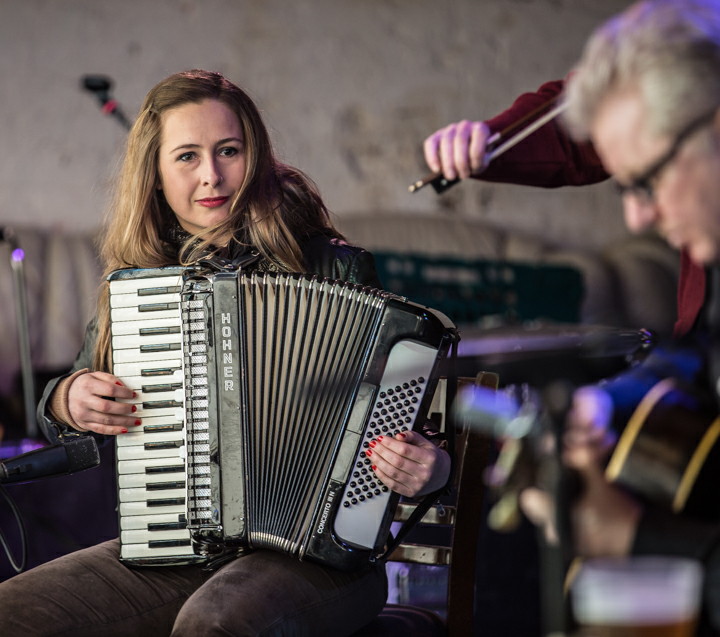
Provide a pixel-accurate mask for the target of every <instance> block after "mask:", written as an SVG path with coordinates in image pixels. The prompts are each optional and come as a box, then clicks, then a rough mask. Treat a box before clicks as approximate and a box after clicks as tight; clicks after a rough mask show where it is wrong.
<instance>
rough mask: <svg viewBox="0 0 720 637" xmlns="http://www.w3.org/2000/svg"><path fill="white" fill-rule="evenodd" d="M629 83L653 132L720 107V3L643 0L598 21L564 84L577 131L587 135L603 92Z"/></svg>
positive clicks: (671, 129)
mask: <svg viewBox="0 0 720 637" xmlns="http://www.w3.org/2000/svg"><path fill="white" fill-rule="evenodd" d="M630 89H635V90H638V91H639V93H640V96H641V98H642V100H643V102H644V104H645V105H646V107H647V114H648V130H649V131H650V132H652V133H654V134H656V135H667V136H672V135H676V134H678V132H679V131H680V130H681V129H682V128H684V127H685V126H686V125H687V124H688V123H689V122H690V121H691V120H693V119H694V118H696V117H698V116H700V115H702V114H703V113H705V112H708V111H710V110H711V109H712V108H714V107H717V106H720V2H718V0H646V1H645V2H639V3H636V4H634V5H632V6H631V7H630V8H629V9H627V10H626V11H624V12H623V13H621V14H619V15H617V16H616V17H614V18H611V19H610V20H608V21H607V22H606V23H605V24H603V25H602V26H601V27H600V28H598V29H597V30H596V31H595V33H593V35H592V36H591V38H590V39H589V40H588V43H587V44H586V46H585V50H584V52H583V55H582V58H581V60H580V62H579V64H578V66H577V67H576V69H575V70H574V71H573V74H572V75H571V76H570V78H569V80H568V83H567V87H566V96H565V99H566V100H567V101H568V110H567V111H566V113H565V116H564V118H563V119H564V122H565V123H566V125H567V126H568V128H569V130H570V132H571V133H572V135H573V136H574V137H575V138H576V139H583V140H584V139H587V138H588V134H589V129H590V127H591V125H592V123H593V120H594V118H595V116H596V115H597V110H598V108H599V107H600V106H601V104H602V102H603V99H604V98H605V97H606V96H607V95H609V94H610V93H614V92H620V91H624V90H630Z"/></svg>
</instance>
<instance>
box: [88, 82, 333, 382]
mask: <svg viewBox="0 0 720 637" xmlns="http://www.w3.org/2000/svg"><path fill="white" fill-rule="evenodd" d="M208 99H210V100H218V101H220V102H222V103H224V104H225V105H226V106H228V108H230V110H232V111H233V112H234V113H235V115H236V116H237V118H238V121H239V122H240V126H241V128H242V132H243V138H244V142H245V151H244V152H245V161H246V174H245V181H244V183H243V185H242V187H241V189H240V191H239V192H238V194H237V197H236V199H235V201H234V202H233V203H232V206H231V209H230V214H229V215H228V217H227V218H226V219H225V220H223V221H222V222H221V223H219V224H218V225H217V226H214V227H212V228H207V229H206V230H204V231H202V232H201V233H199V234H198V235H197V236H196V237H192V238H191V239H189V240H188V241H186V242H185V244H184V245H183V246H182V247H181V249H180V250H178V249H177V247H176V246H175V245H174V244H173V243H172V241H168V239H167V237H168V229H169V228H172V227H174V226H175V225H176V220H175V215H174V213H173V211H172V210H171V209H170V207H169V206H168V204H167V202H166V201H165V198H164V196H163V194H162V191H161V190H159V189H158V188H157V186H158V183H159V173H158V150H159V147H160V137H161V132H162V121H161V118H162V114H163V113H164V112H166V111H168V110H170V109H173V108H177V107H179V106H182V105H184V104H189V103H199V102H202V101H203V100H208ZM109 213H110V214H109V219H108V224H107V231H106V233H105V235H104V237H103V239H102V241H101V245H100V254H101V257H102V259H103V262H104V265H105V273H106V275H107V274H109V273H110V272H112V271H114V270H117V269H120V268H128V267H134V268H153V267H159V266H165V265H174V264H177V263H183V264H187V263H192V262H193V261H194V260H196V259H197V258H198V257H199V256H200V255H201V254H202V253H206V252H207V250H208V249H209V248H213V247H214V246H226V245H227V244H229V243H236V244H241V245H245V246H252V248H253V249H255V250H257V251H258V252H259V253H260V254H261V255H262V257H264V258H265V259H267V260H268V261H269V262H270V263H272V264H274V266H275V267H277V268H278V269H280V270H284V271H296V272H301V271H303V268H304V263H303V256H302V251H301V247H300V241H301V240H302V239H303V238H304V237H308V236H311V235H314V234H319V233H320V234H326V235H328V236H332V237H338V238H342V237H341V235H340V233H339V232H338V231H337V230H336V229H335V228H334V227H333V225H332V223H331V221H330V217H329V213H328V210H327V208H326V207H325V205H324V203H323V201H322V199H321V197H320V194H319V193H318V190H317V188H316V186H315V184H314V183H313V182H312V180H310V179H309V178H308V177H307V176H306V175H304V174H303V173H302V172H301V171H299V170H297V169H295V168H292V167H291V166H287V165H285V164H282V163H280V162H279V161H277V159H276V158H275V156H274V154H273V150H272V146H271V143H270V137H269V135H268V132H267V129H266V127H265V125H264V123H263V121H262V118H261V116H260V113H259V111H258V109H257V107H256V106H255V104H254V102H253V101H252V99H251V98H250V97H249V96H248V95H247V94H246V93H245V92H244V91H243V90H241V89H240V88H239V87H238V86H236V85H235V84H233V83H232V82H230V81H229V80H227V79H226V78H225V77H224V76H222V75H221V74H220V73H215V72H212V71H204V70H199V69H195V70H191V71H186V72H182V73H176V74H174V75H171V76H170V77H168V78H166V79H164V80H162V81H161V82H160V83H158V84H157V85H156V86H155V87H153V88H152V89H151V90H150V92H149V93H148V94H147V96H146V97H145V100H144V102H143V104H142V107H141V108H140V113H139V115H138V117H137V119H136V120H135V123H134V124H133V126H132V128H131V130H130V133H129V136H128V140H127V149H126V153H125V157H124V160H123V163H122V167H121V170H120V174H119V177H118V180H117V182H116V187H115V192H114V196H113V199H112V204H111V207H110V211H109ZM107 305H108V302H107V284H104V285H103V286H102V287H101V290H100V294H99V298H98V311H97V322H98V326H97V328H98V331H97V342H96V346H95V354H94V367H95V369H103V370H106V371H109V370H110V369H111V360H110V335H109V310H108V307H107Z"/></svg>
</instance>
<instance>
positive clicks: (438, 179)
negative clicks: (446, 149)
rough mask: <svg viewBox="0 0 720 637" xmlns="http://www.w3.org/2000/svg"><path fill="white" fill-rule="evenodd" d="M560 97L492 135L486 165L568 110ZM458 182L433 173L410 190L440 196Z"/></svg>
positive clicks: (458, 179) (409, 188) (457, 179)
mask: <svg viewBox="0 0 720 637" xmlns="http://www.w3.org/2000/svg"><path fill="white" fill-rule="evenodd" d="M558 99H559V98H558V97H554V98H553V99H551V100H549V101H547V102H544V103H543V104H541V105H540V106H538V107H537V108H535V109H534V110H532V111H530V112H529V113H527V114H526V115H524V116H523V117H521V118H520V119H519V120H517V121H516V122H513V123H512V124H510V125H509V126H506V127H505V128H504V129H503V130H501V131H499V132H497V133H495V134H494V135H491V136H490V138H489V139H488V143H487V146H488V147H490V150H488V151H487V153H486V154H485V162H484V165H485V166H487V165H488V164H489V163H490V162H491V161H493V160H494V159H497V158H498V157H499V156H500V155H502V154H503V153H505V152H506V151H508V150H510V149H511V148H512V147H513V146H515V145H516V144H519V143H520V142H521V141H522V140H523V139H525V138H526V137H528V136H530V135H532V134H533V133H534V132H535V131H536V130H537V129H538V128H540V127H541V126H544V125H545V124H547V123H548V122H550V121H552V120H553V119H555V118H556V117H557V116H558V115H560V113H562V112H563V111H564V110H565V109H567V106H568V104H567V102H561V103H560V104H556V102H557V101H558ZM553 104H556V105H555V107H554V108H552V109H550V110H549V111H548V112H547V113H545V114H544V115H542V116H541V117H538V119H536V120H535V121H534V122H532V123H531V124H530V125H529V126H527V127H526V128H523V129H522V130H521V131H519V132H518V133H517V134H515V135H514V136H512V137H509V138H508V139H506V140H505V141H502V140H503V138H504V137H505V136H506V135H508V134H509V133H510V132H512V131H514V130H516V129H517V128H518V127H519V126H522V125H523V124H525V123H526V122H527V121H528V120H531V119H532V118H533V117H535V115H537V114H538V113H540V112H542V111H544V110H546V109H547V108H548V107H549V106H552V105H553ZM458 181H460V178H459V177H458V178H456V179H452V180H449V179H446V178H445V177H444V176H443V175H442V173H439V174H438V173H433V174H432V175H428V176H426V177H423V178H422V179H419V180H418V181H416V182H414V183H412V184H410V186H409V187H408V190H409V191H410V192H417V191H418V190H420V189H421V188H423V187H425V186H427V185H430V186H432V187H433V188H434V189H435V192H437V194H440V193H442V192H445V191H446V190H447V189H448V188H450V187H451V186H454V185H455V184H456V183H457V182H458Z"/></svg>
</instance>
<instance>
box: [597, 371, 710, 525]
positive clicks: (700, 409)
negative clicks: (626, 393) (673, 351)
mask: <svg viewBox="0 0 720 637" xmlns="http://www.w3.org/2000/svg"><path fill="white" fill-rule="evenodd" d="M718 438H720V416H719V415H718V413H717V407H716V406H715V405H714V404H711V402H710V401H708V400H707V399H706V398H704V397H702V396H700V395H699V394H698V393H697V392H693V391H692V390H690V389H688V388H686V387H682V386H680V385H679V384H678V383H677V381H674V380H672V379H666V380H663V381H661V382H659V383H658V384H657V385H655V386H654V387H653V388H652V389H651V390H650V391H649V392H648V393H647V395H646V396H645V397H644V398H643V400H642V401H641V402H640V404H639V405H638V407H637V408H636V410H635V412H634V413H633V415H632V417H631V418H630V420H629V421H628V424H627V426H626V427H625V430H624V431H623V433H622V435H621V436H620V439H619V440H618V443H617V445H616V447H615V450H614V451H613V454H612V456H611V458H610V462H609V463H608V466H607V469H606V476H607V478H608V479H609V480H610V481H612V482H616V483H618V484H621V485H623V486H625V487H627V488H628V489H630V490H631V491H633V492H635V493H636V494H638V495H640V496H641V497H645V498H647V499H648V500H649V501H651V502H655V503H657V504H660V505H662V506H667V507H668V508H669V509H671V510H672V511H674V512H676V513H680V512H683V513H686V514H688V515H696V516H700V517H705V518H707V517H710V518H712V519H716V518H718V517H720V498H719V497H718V491H720V445H718V444H717V443H718Z"/></svg>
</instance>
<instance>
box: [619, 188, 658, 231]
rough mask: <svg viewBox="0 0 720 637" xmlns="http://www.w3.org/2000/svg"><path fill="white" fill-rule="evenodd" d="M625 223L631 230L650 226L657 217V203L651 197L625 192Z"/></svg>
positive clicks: (640, 229) (641, 229)
mask: <svg viewBox="0 0 720 637" xmlns="http://www.w3.org/2000/svg"><path fill="white" fill-rule="evenodd" d="M623 210H624V213H625V225H626V226H627V227H628V230H630V231H631V232H642V231H643V230H647V229H649V228H651V227H652V226H653V225H654V224H655V223H656V222H657V221H658V219H659V210H658V205H657V204H656V203H655V201H653V200H651V199H645V198H643V197H638V196H637V195H633V194H627V195H625V196H624V197H623Z"/></svg>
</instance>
